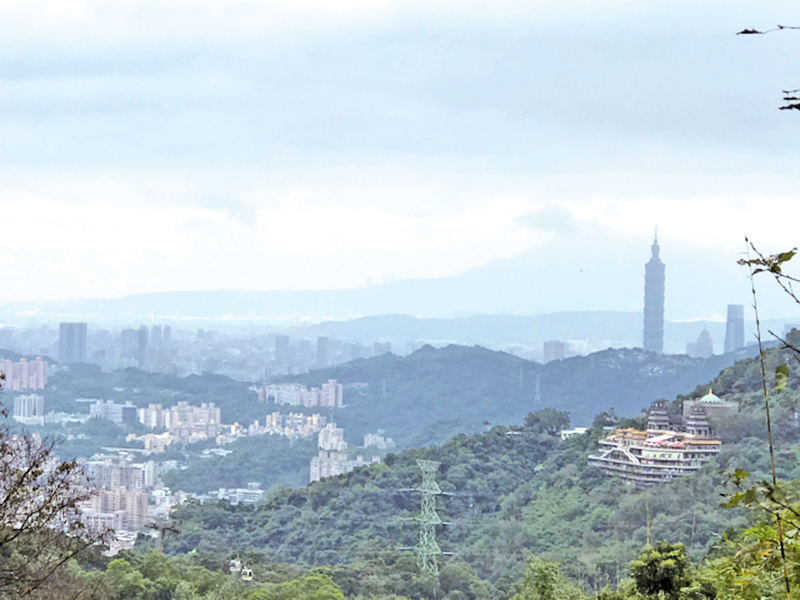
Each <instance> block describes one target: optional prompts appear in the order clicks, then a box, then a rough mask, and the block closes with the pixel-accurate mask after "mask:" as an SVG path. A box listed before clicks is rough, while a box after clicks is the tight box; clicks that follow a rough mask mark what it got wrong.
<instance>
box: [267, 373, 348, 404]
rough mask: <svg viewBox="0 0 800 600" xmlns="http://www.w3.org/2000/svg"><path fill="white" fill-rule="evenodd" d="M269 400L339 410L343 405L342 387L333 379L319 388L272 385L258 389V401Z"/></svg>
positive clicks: (294, 384)
mask: <svg viewBox="0 0 800 600" xmlns="http://www.w3.org/2000/svg"><path fill="white" fill-rule="evenodd" d="M270 398H272V400H273V402H275V404H279V405H289V406H308V407H315V406H325V407H333V408H341V406H342V405H343V403H344V386H343V385H342V384H341V383H337V382H336V380H335V379H330V380H329V381H328V382H327V383H323V384H322V387H321V388H315V387H312V388H311V389H308V388H307V387H306V386H304V385H302V384H300V383H273V384H270V385H265V386H262V387H260V388H259V390H258V399H259V400H260V401H261V402H266V401H267V400H269V399H270Z"/></svg>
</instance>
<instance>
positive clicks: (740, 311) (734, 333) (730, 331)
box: [725, 304, 744, 354]
mask: <svg viewBox="0 0 800 600" xmlns="http://www.w3.org/2000/svg"><path fill="white" fill-rule="evenodd" d="M739 348H744V305H742V304H728V322H727V323H726V325H725V353H726V354H727V353H728V352H735V351H736V350H738V349H739Z"/></svg>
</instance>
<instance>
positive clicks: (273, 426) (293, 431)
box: [264, 412, 326, 438]
mask: <svg viewBox="0 0 800 600" xmlns="http://www.w3.org/2000/svg"><path fill="white" fill-rule="evenodd" d="M325 421H326V420H325V417H323V416H322V415H319V414H317V413H314V414H313V415H304V414H302V413H289V414H288V415H283V414H281V413H279V412H274V413H271V414H268V415H267V421H266V424H265V427H264V429H265V433H269V434H271V435H274V434H277V435H285V436H286V437H290V438H298V437H304V438H307V437H311V436H312V435H314V434H315V433H317V432H318V431H319V430H320V429H322V428H323V427H325Z"/></svg>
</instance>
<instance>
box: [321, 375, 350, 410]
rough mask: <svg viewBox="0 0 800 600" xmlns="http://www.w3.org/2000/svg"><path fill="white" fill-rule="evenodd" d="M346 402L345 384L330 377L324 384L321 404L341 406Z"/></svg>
mask: <svg viewBox="0 0 800 600" xmlns="http://www.w3.org/2000/svg"><path fill="white" fill-rule="evenodd" d="M343 403H344V386H343V385H342V384H341V383H337V382H336V380H335V379H329V380H328V382H327V383H323V384H322V389H321V390H320V394H319V405H320V406H331V407H336V408H341V407H342V404H343Z"/></svg>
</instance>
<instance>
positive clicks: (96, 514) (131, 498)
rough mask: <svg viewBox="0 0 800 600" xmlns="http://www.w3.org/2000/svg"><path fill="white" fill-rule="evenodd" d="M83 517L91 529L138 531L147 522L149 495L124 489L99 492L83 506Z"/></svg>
mask: <svg viewBox="0 0 800 600" xmlns="http://www.w3.org/2000/svg"><path fill="white" fill-rule="evenodd" d="M81 515H82V517H81V518H82V519H83V520H84V522H85V523H86V524H87V525H89V526H91V527H111V528H113V529H115V530H123V531H138V530H140V529H142V528H143V527H144V525H145V523H146V521H147V494H146V493H144V492H137V491H129V490H127V489H126V488H124V487H120V488H116V489H113V490H98V491H97V492H96V493H95V494H94V495H93V496H92V497H91V498H90V499H89V500H87V501H86V502H85V503H84V504H83V506H82V507H81Z"/></svg>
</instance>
